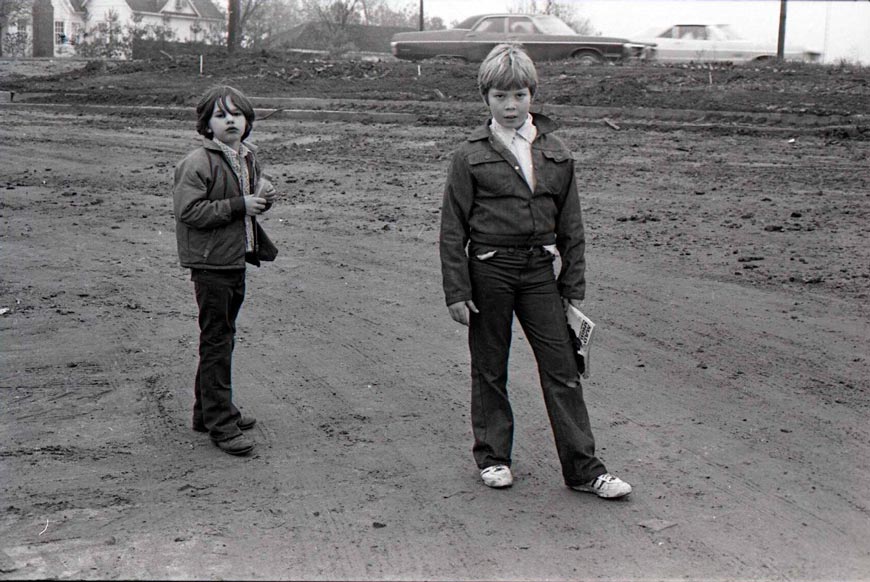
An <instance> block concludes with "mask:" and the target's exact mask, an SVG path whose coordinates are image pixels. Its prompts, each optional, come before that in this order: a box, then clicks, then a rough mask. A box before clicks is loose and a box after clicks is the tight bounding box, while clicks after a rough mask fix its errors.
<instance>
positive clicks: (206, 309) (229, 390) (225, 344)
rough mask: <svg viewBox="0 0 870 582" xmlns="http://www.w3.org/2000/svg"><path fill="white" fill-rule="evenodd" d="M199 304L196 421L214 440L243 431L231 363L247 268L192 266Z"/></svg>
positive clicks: (236, 434)
mask: <svg viewBox="0 0 870 582" xmlns="http://www.w3.org/2000/svg"><path fill="white" fill-rule="evenodd" d="M190 278H191V280H192V281H193V286H194V291H195V293H196V303H197V305H198V306H199V365H198V367H197V369H196V379H195V380H194V385H193V393H194V403H193V424H194V426H200V427H205V428H206V429H208V433H209V436H210V437H211V439H212V440H214V441H223V440H227V439H231V438H233V437H235V436H238V435H239V434H241V430H240V429H239V427H238V425H237V424H236V423H237V422H238V421H239V418H241V413H240V412H239V410H238V408H236V406H235V405H234V404H233V383H232V364H233V347H234V346H235V339H236V317H237V316H238V314H239V309H241V307H242V302H243V301H244V300H245V270H244V269H234V270H230V271H219V270H208V269H191V274H190Z"/></svg>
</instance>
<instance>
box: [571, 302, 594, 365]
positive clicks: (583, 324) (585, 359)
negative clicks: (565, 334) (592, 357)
mask: <svg viewBox="0 0 870 582" xmlns="http://www.w3.org/2000/svg"><path fill="white" fill-rule="evenodd" d="M565 314H566V315H567V316H568V330H569V332H570V334H569V335H570V336H571V343H572V344H573V345H574V358H575V359H576V360H577V369H578V370H579V372H580V374H581V375H582V376H583V377H584V378H588V377H589V348H590V347H591V345H592V331H593V330H594V329H595V324H594V323H593V322H592V320H591V319H589V318H588V317H586V316H585V315H583V312H582V311H580V310H579V309H577V308H576V307H574V306H573V305H571V304H570V303H568V304H567V307H566V309H565Z"/></svg>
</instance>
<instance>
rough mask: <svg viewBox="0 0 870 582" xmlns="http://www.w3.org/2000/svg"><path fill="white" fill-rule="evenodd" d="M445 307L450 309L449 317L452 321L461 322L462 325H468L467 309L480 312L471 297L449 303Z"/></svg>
mask: <svg viewBox="0 0 870 582" xmlns="http://www.w3.org/2000/svg"><path fill="white" fill-rule="evenodd" d="M447 309H448V311H450V317H452V318H453V321H455V322H456V323H461V324H462V325H468V312H469V311H472V312H474V313H480V311H479V310H478V309H477V306H476V305H474V301H472V300H471V299H469V300H468V301H457V302H456V303H451V304H450V305H448V306H447Z"/></svg>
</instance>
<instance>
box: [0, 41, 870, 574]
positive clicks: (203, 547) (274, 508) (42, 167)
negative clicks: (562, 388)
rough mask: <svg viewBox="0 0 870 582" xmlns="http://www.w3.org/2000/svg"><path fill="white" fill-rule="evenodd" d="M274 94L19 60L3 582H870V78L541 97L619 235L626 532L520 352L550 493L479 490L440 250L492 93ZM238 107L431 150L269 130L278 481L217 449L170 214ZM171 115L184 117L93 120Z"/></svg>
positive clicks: (608, 266)
mask: <svg viewBox="0 0 870 582" xmlns="http://www.w3.org/2000/svg"><path fill="white" fill-rule="evenodd" d="M261 60H265V61H266V62H264V63H262V68H257V63H258V61H256V60H251V61H248V62H247V65H246V66H245V67H243V68H242V70H244V71H245V74H238V75H236V76H235V77H234V76H232V75H230V74H226V73H224V74H212V76H211V77H208V76H207V75H204V76H203V77H200V76H198V75H197V74H195V73H194V74H191V73H190V71H189V70H187V69H184V68H183V67H182V65H181V64H178V63H174V65H175V66H173V67H169V66H167V65H166V64H165V63H131V64H127V65H119V64H112V65H110V66H107V67H102V66H97V65H88V66H86V67H84V68H79V69H78V70H75V71H72V72H70V71H69V70H65V71H58V70H49V71H48V72H49V73H50V74H52V75H54V76H49V77H44V76H42V77H41V76H38V75H37V74H38V73H40V70H39V69H38V67H34V66H32V65H33V64H32V63H30V65H31V67H30V68H29V69H25V68H22V67H16V66H14V64H10V62H9V61H2V62H0V90H14V91H15V92H16V94H17V95H18V97H19V98H20V100H19V104H18V105H15V104H13V105H7V106H0V120H2V123H0V155H2V160H3V177H2V182H0V187H2V205H0V224H2V232H0V257H2V275H0V308H2V315H0V330H2V351H0V358H2V366H0V415H2V419H3V422H2V423H0V436H2V440H0V442H2V444H0V473H2V479H0V491H2V504H0V505H2V507H0V512H2V513H0V578H2V579H10V580H12V579H44V578H55V579H314V580H327V579H328V580H408V579H410V580H457V579H463V580H577V579H582V580H587V579H594V580H664V579H668V580H673V579H694V580H735V579H754V580H867V579H870V575H868V572H870V549H868V546H867V539H868V534H870V485H868V483H870V429H868V423H867V418H868V413H870V399H868V397H870V394H868V390H870V380H868V378H870V355H868V344H870V342H868V340H870V308H868V297H870V244H868V243H870V240H868V238H870V234H868V228H867V225H868V218H870V157H868V156H870V139H868V138H870V132H868V122H867V115H868V113H870V111H868V109H870V100H868V78H870V72H868V70H867V69H843V68H839V69H834V68H822V67H816V68H792V67H783V68H781V69H775V68H767V69H763V70H760V71H754V70H750V69H745V68H744V69H740V68H734V67H722V68H714V69H710V68H708V69H693V68H688V67H687V68H664V67H592V68H588V69H577V68H576V67H573V66H572V65H571V64H553V65H547V66H546V67H542V69H543V70H542V75H543V76H544V77H545V84H543V85H542V94H541V98H542V99H545V100H546V101H547V103H548V105H546V106H545V109H547V110H548V111H550V112H551V114H552V115H553V116H555V117H557V118H558V119H561V120H562V121H563V122H564V126H565V127H564V128H563V130H562V134H563V136H564V138H565V139H566V140H567V141H568V143H569V144H570V145H571V147H572V149H573V151H574V153H575V157H576V159H577V169H578V183H579V185H580V192H581V197H582V204H583V210H584V213H585V219H586V222H587V228H588V232H589V241H588V263H589V272H588V280H589V290H588V297H587V301H586V302H585V305H586V311H587V313H588V314H589V315H590V316H591V317H592V318H593V319H594V320H595V321H596V322H597V324H598V325H599V327H598V328H597V331H596V333H597V337H596V340H595V341H596V342H597V343H596V345H595V346H594V348H593V364H592V366H593V375H592V377H591V378H590V379H589V380H588V381H586V382H585V383H584V388H585V391H586V397H587V401H588V402H589V409H590V416H591V419H592V423H593V428H594V430H595V433H596V437H597V440H598V445H599V451H600V454H601V456H602V458H603V459H604V460H605V462H606V463H607V465H608V468H610V469H611V470H612V471H613V472H615V473H617V474H618V475H620V476H622V477H623V478H625V479H626V480H628V481H629V482H631V483H632V484H633V485H634V488H635V490H634V493H633V494H632V495H631V496H630V497H629V498H628V499H626V500H624V501H618V502H605V501H602V500H599V499H597V498H594V497H592V496H588V495H583V494H579V493H574V492H572V491H570V490H568V489H566V488H565V487H564V486H563V485H562V483H561V477H560V470H559V466H558V460H557V457H556V452H555V448H554V446H553V443H552V437H551V433H550V430H549V426H548V424H547V421H546V414H545V412H544V408H543V402H542V398H541V395H540V390H539V387H538V382H537V373H536V370H535V366H534V360H533V358H532V356H531V352H530V350H529V348H528V346H527V344H526V343H525V340H524V338H523V337H522V333H521V330H519V329H517V330H516V333H515V347H514V352H513V357H512V360H511V369H510V374H511V384H510V386H511V394H512V399H513V402H514V407H515V414H516V424H517V433H516V443H515V471H516V476H517V481H516V484H515V485H514V487H513V488H512V489H509V490H502V491H496V490H490V489H487V488H486V487H484V486H483V485H482V484H481V483H480V482H479V479H478V476H477V471H476V469H475V467H474V464H473V461H472V458H471V453H470V447H471V430H470V423H469V419H468V401H469V396H468V385H469V377H468V376H469V374H468V353H467V348H466V343H465V333H464V328H460V327H459V326H458V325H456V324H455V323H453V322H452V321H451V320H450V318H449V316H448V314H447V310H446V308H445V306H444V302H443V295H442V292H441V286H440V272H439V264H438V256H437V229H438V220H439V207H440V199H441V187H442V184H443V179H444V176H445V172H446V167H447V160H448V155H449V152H450V150H451V149H452V148H453V147H454V146H455V145H456V144H457V142H458V140H460V139H461V136H462V135H463V134H464V133H465V132H466V131H467V129H468V127H467V124H468V123H469V122H472V121H475V120H476V121H482V120H483V117H482V115H483V113H484V110H483V108H482V106H481V105H479V104H477V103H476V102H475V99H474V90H473V84H472V85H471V86H470V87H469V86H468V84H469V83H473V78H474V71H473V67H456V66H453V67H452V68H451V67H447V66H442V65H439V64H431V65H426V66H425V67H424V70H423V71H422V75H418V76H417V77H416V79H418V80H416V81H415V80H414V79H415V76H414V73H415V71H416V65H405V64H396V63H393V64H389V63H366V64H363V63H358V64H356V65H353V64H348V63H345V62H337V63H332V64H330V63H326V64H324V63H322V62H314V63H303V62H301V61H300V63H296V64H293V65H292V66H290V65H285V66H284V68H283V69H280V68H276V67H277V66H278V65H277V64H276V63H274V62H271V61H269V59H268V58H267V57H265V56H264V57H262V59H261ZM224 64H225V65H226V66H225V67H224V70H225V71H231V70H234V68H233V66H230V65H233V63H229V64H227V63H224ZM291 64H292V63H291ZM52 66H54V67H57V66H58V65H56V64H54V63H53V64H52ZM408 66H412V67H413V69H411V70H410V72H408V70H407V67H408ZM293 67H296V68H297V69H299V70H300V71H301V72H300V73H299V74H297V75H296V77H294V78H293V79H289V80H288V78H287V77H290V76H292V75H293V74H294V73H293ZM318 67H319V68H321V69H322V70H321V71H320V72H318V71H317V70H316V69H317V68H318ZM324 67H325V68H324ZM391 67H392V68H391ZM179 68H181V69H182V70H181V71H179V70H178V69H179ZM282 70H283V72H282ZM335 70H340V71H345V72H343V73H342V74H335V75H332V76H331V77H330V78H329V79H327V80H325V81H324V80H323V79H324V78H325V77H326V76H327V73H328V74H332V73H330V71H335ZM288 71H290V72H289V73H288ZM324 71H326V72H327V73H324ZM347 71H349V72H347ZM373 71H374V72H373ZM385 71H386V72H385ZM406 73H407V74H408V75H410V77H404V76H403V75H406ZM430 73H431V74H430ZM318 75H320V77H318ZM367 75H368V76H367ZM560 75H564V77H561V76H560ZM711 78H712V79H713V80H712V82H711V81H710V79H711ZM306 79H307V81H308V82H307V83H306V82H301V80H306ZM318 79H320V81H323V82H322V83H321V82H320V81H318ZM395 79H404V80H402V81H396V80H395ZM420 79H426V80H425V81H422V80H420ZM546 79H550V80H549V81H546ZM725 79H730V80H729V81H727V82H726V81H725ZM220 80H227V81H230V82H233V83H234V84H237V85H238V86H240V87H242V88H244V89H246V90H247V91H248V93H249V94H252V95H256V96H258V97H263V98H264V99H266V101H264V103H266V105H268V99H269V98H272V99H276V98H279V97H316V98H327V99H330V100H338V99H342V98H343V99H344V100H342V101H330V102H329V103H328V105H329V107H331V108H342V109H345V110H347V111H354V110H356V111H363V110H365V111H371V110H383V111H387V110H401V111H404V112H408V113H412V114H414V115H416V116H417V119H418V121H416V122H405V123H373V122H371V121H365V122H362V121H354V120H353V119H350V120H348V119H347V118H344V120H343V121H336V120H334V119H333V120H326V121H321V120H315V119H307V120H303V119H299V118H298V117H294V116H293V115H292V114H290V113H289V112H287V111H283V112H278V113H277V114H274V115H271V116H270V117H269V118H268V119H263V120H262V121H259V122H258V123H257V125H256V127H255V129H254V133H253V136H252V141H255V142H256V143H257V144H258V145H259V146H260V147H261V148H262V152H263V159H264V162H265V163H266V165H267V166H268V167H269V169H270V171H271V172H272V173H273V174H274V175H275V176H277V177H278V178H279V179H278V184H279V190H280V191H281V193H282V194H281V198H280V201H279V203H278V204H277V205H276V207H275V208H274V209H273V210H271V211H270V213H268V215H267V218H266V219H265V220H264V226H265V228H266V229H267V231H268V232H269V233H270V236H271V237H272V238H273V240H275V242H276V243H277V244H278V246H279V247H280V249H281V255H280V256H279V258H278V260H277V261H276V262H275V263H273V264H266V265H265V266H264V267H263V268H261V269H254V268H252V269H251V270H250V271H249V276H248V294H247V299H246V303H245V306H244V307H243V309H242V313H241V316H240V319H239V335H238V341H237V345H236V356H235V370H234V383H235V387H236V399H237V402H238V403H239V404H240V406H241V407H242V409H243V410H245V411H246V412H249V413H252V414H254V415H255V416H257V418H258V419H259V423H258V424H257V427H256V428H255V429H254V430H253V431H252V436H253V438H254V439H255V440H256V441H257V443H258V448H257V449H256V450H255V453H254V454H253V455H251V456H250V457H247V458H234V457H230V456H229V455H226V454H224V453H222V452H221V451H219V450H218V449H217V448H216V447H214V446H213V445H211V443H210V442H209V440H208V437H207V436H205V435H202V434H200V433H195V432H193V431H192V430H191V429H190V426H189V416H190V407H191V403H192V391H191V383H192V378H193V374H194V366H195V364H196V344H197V337H198V330H197V323H196V312H195V304H194V298H193V289H192V284H191V283H190V281H189V280H188V276H187V273H186V272H185V271H184V270H183V269H181V268H180V267H178V266H177V262H176V254H175V238H174V221H173V217H172V208H171V193H170V188H171V182H172V169H173V167H174V164H175V163H176V162H177V161H178V159H179V158H180V157H181V156H183V155H184V154H185V153H186V152H187V151H188V150H190V149H191V148H192V147H194V146H195V145H196V139H197V136H196V135H195V133H194V129H193V126H194V123H193V119H192V115H191V114H190V112H189V111H188V110H189V109H190V106H191V103H192V99H195V96H196V95H198V94H199V92H200V91H201V89H202V88H204V87H206V86H208V85H209V84H212V83H214V82H216V81H220ZM258 80H259V81H258ZM297 80H300V82H296V81H297ZM720 80H721V82H720ZM185 83H186V85H185ZM423 85H425V86H423ZM434 89H438V91H440V93H441V95H440V96H439V95H438V94H437V93H435V92H434ZM400 93H401V94H400ZM596 95H597V97H595V96H596ZM347 99H354V100H366V101H365V102H361V101H348V100H347ZM371 101H376V102H377V103H378V104H377V105H373V104H372V103H371ZM39 102H47V103H65V104H66V106H58V107H44V106H41V105H39ZM155 103H157V104H174V105H177V106H181V107H184V108H185V109H171V108H167V109H162V110H155V109H137V108H135V107H128V108H125V109H113V108H107V109H105V110H100V109H96V108H93V107H90V106H91V105H93V104H123V105H128V106H134V105H154V104H155ZM275 107H278V106H273V108H275ZM363 107H364V109H363ZM185 111H186V113H185ZM265 115H268V113H265V114H264V116H265ZM605 117H606V119H607V120H608V121H609V122H610V124H608V123H606V122H605V121H604V119H605Z"/></svg>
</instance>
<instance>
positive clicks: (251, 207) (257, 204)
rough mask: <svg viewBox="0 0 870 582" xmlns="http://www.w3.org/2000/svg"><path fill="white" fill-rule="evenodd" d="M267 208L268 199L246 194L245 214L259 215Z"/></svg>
mask: <svg viewBox="0 0 870 582" xmlns="http://www.w3.org/2000/svg"><path fill="white" fill-rule="evenodd" d="M264 210H266V199H265V198H260V197H258V196H245V214H247V215H248V216H257V215H258V214H263V211H264Z"/></svg>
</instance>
